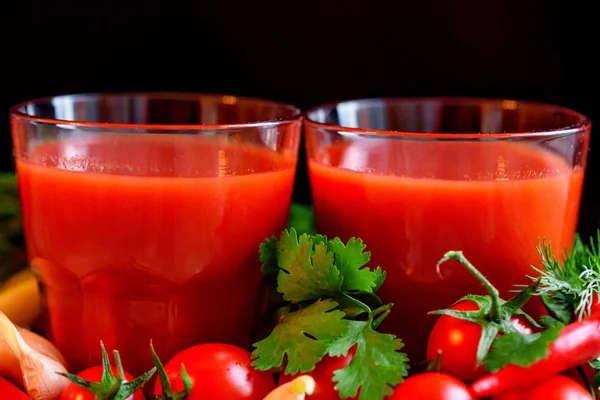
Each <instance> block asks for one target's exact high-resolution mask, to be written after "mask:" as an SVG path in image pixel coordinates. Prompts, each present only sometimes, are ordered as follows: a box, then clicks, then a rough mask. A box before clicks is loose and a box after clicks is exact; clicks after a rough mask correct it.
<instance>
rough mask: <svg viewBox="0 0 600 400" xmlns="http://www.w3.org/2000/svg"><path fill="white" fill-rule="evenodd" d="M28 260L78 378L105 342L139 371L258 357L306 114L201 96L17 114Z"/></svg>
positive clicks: (17, 110)
mask: <svg viewBox="0 0 600 400" xmlns="http://www.w3.org/2000/svg"><path fill="white" fill-rule="evenodd" d="M10 114H11V124H12V135H13V144H14V154H15V159H16V169H17V174H18V182H19V188H20V195H21V201H22V210H23V211H22V212H23V224H24V231H25V235H26V242H27V251H28V256H29V260H30V263H31V266H32V268H33V269H34V270H35V272H36V273H37V276H38V277H39V281H40V283H41V288H42V294H43V299H44V303H45V304H44V305H45V309H46V310H47V313H46V314H47V327H48V330H47V334H48V336H49V338H50V339H51V340H52V341H53V342H54V343H55V344H56V345H57V346H58V348H59V349H60V350H61V351H62V352H63V354H64V355H65V357H66V359H67V362H68V363H69V367H70V368H71V369H72V370H74V371H78V370H81V369H83V368H85V367H88V366H90V365H93V364H94V365H97V364H98V363H99V362H100V359H99V357H100V352H99V343H100V340H102V341H103V342H104V344H105V345H106V346H107V348H109V349H118V350H119V351H120V352H121V354H122V356H123V361H124V364H125V366H126V368H127V369H129V370H130V371H131V372H132V373H138V374H139V373H141V372H143V371H144V370H147V369H149V368H150V367H151V365H152V361H151V358H150V352H149V343H150V340H152V341H153V343H154V346H155V348H156V350H157V352H158V354H159V355H160V356H161V357H162V358H165V359H168V358H169V357H170V356H172V355H174V354H175V353H176V352H178V351H180V350H182V349H184V348H186V347H189V346H191V345H194V344H198V343H202V342H211V341H212V342H221V343H231V344H235V345H238V346H242V347H249V346H250V344H251V340H252V335H253V331H252V330H253V323H254V321H255V319H256V315H255V314H256V312H257V309H258V308H259V307H260V305H259V298H260V296H259V294H260V292H261V272H260V266H259V264H258V247H259V244H260V243H261V241H263V240H264V239H265V238H266V237H269V236H270V235H273V234H278V233H279V232H280V231H281V230H282V229H284V228H285V226H286V223H287V218H288V212H289V206H290V201H291V195H292V188H293V183H294V175H295V169H296V161H297V151H298V146H299V141H300V135H301V124H302V121H301V115H300V112H299V110H298V109H296V108H295V107H293V106H290V105H285V104H279V103H274V102H269V101H263V100H258V99H249V98H238V97H233V96H217V95H197V94H170V93H149V94H89V95H70V96H58V97H53V98H46V99H41V100H34V101H30V102H27V103H24V104H20V105H17V106H15V107H14V108H12V109H11V111H10Z"/></svg>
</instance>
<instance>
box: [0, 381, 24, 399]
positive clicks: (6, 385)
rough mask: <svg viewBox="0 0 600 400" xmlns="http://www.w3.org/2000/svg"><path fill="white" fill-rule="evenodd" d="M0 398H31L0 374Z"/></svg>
mask: <svg viewBox="0 0 600 400" xmlns="http://www.w3.org/2000/svg"><path fill="white" fill-rule="evenodd" d="M0 398H2V399H11V400H31V397H29V396H28V395H27V394H25V392H23V391H22V390H21V389H19V388H18V387H16V386H15V385H14V384H13V383H12V382H9V381H7V380H6V379H4V378H2V377H1V376H0Z"/></svg>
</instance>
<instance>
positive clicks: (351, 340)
mask: <svg viewBox="0 0 600 400" xmlns="http://www.w3.org/2000/svg"><path fill="white" fill-rule="evenodd" d="M346 322H347V328H348V330H347V332H346V334H345V335H343V336H342V337H341V338H340V339H339V340H337V341H336V342H333V343H332V344H331V345H330V347H329V355H330V356H332V357H336V356H340V355H346V354H347V353H348V351H349V350H350V349H351V348H352V347H353V346H355V345H356V352H355V354H354V357H353V358H352V361H350V364H348V365H347V366H346V367H344V368H342V369H340V370H337V371H334V377H333V381H334V382H336V385H335V389H336V390H338V391H339V395H340V398H348V397H355V396H356V395H357V393H358V392H359V390H360V396H359V397H358V398H359V400H380V399H383V398H384V397H385V396H389V395H391V394H392V393H393V387H394V386H396V385H397V384H399V383H401V382H402V381H403V380H404V377H406V376H407V375H408V357H407V356H406V354H404V353H401V352H399V350H400V349H402V347H403V346H404V345H403V343H402V341H401V340H400V339H396V337H395V336H393V335H389V334H384V333H379V332H377V331H375V330H373V328H372V321H371V320H368V321H346Z"/></svg>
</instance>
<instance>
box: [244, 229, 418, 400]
mask: <svg viewBox="0 0 600 400" xmlns="http://www.w3.org/2000/svg"><path fill="white" fill-rule="evenodd" d="M365 249H366V246H365V245H364V244H363V242H362V241H361V240H360V239H355V238H352V239H350V240H349V241H348V242H347V243H346V244H344V243H343V242H342V241H341V240H340V239H339V238H334V239H328V238H327V237H326V236H323V235H309V234H301V235H298V234H297V232H296V230H295V229H294V228H291V229H289V230H285V231H283V232H282V234H281V235H280V237H279V238H276V237H272V238H270V239H267V240H266V241H265V242H264V243H263V244H262V245H261V247H260V260H261V261H262V263H263V265H262V270H263V273H264V274H265V276H266V278H267V280H268V281H270V282H273V283H274V284H275V285H276V290H277V292H278V293H279V294H280V295H281V297H282V299H283V304H282V307H281V308H280V309H279V312H278V315H279V320H278V323H277V325H276V326H275V328H274V329H273V330H272V332H271V333H270V334H269V335H268V336H267V337H266V338H265V339H263V340H261V341H259V342H258V343H255V344H254V347H255V350H254V352H253V353H252V358H253V364H252V365H253V366H254V367H255V368H257V369H259V370H271V369H276V368H281V369H282V370H283V372H284V373H286V374H291V375H293V374H297V373H306V372H310V371H312V370H313V369H314V368H315V367H316V365H317V363H318V362H319V361H320V360H321V359H322V358H323V357H325V356H326V355H328V356H330V357H338V356H346V355H347V354H348V353H349V352H350V350H351V349H354V350H355V353H354V356H353V358H352V360H351V361H350V363H349V364H348V365H347V366H346V367H345V368H343V369H340V370H337V371H335V373H334V377H333V382H335V388H336V390H337V391H338V392H339V394H340V397H341V398H348V397H354V396H357V394H358V396H359V399H360V400H381V399H383V398H384V397H385V396H389V395H391V394H392V388H393V387H394V386H396V385H397V384H399V383H401V382H402V381H403V380H404V377H406V376H407V375H408V368H409V367H408V357H407V356H406V354H404V353H402V352H400V350H401V349H402V347H403V343H402V341H401V340H400V339H398V338H396V337H395V336H394V335H390V334H385V333H380V332H377V330H376V329H377V327H378V326H379V324H380V323H381V322H382V321H383V319H384V318H385V317H386V316H387V315H388V314H389V313H390V310H391V308H392V306H393V305H392V304H382V302H381V300H380V299H379V297H378V296H377V295H376V291H377V290H378V289H379V288H380V287H381V285H382V284H383V282H384V280H385V273H384V272H383V271H382V269H381V268H379V267H377V268H375V269H370V268H369V267H368V266H367V264H368V263H369V261H370V252H366V251H365ZM359 393H360V394H359Z"/></svg>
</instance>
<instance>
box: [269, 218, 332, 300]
mask: <svg viewBox="0 0 600 400" xmlns="http://www.w3.org/2000/svg"><path fill="white" fill-rule="evenodd" d="M279 249H280V252H279V253H278V261H279V263H278V265H279V268H281V269H283V270H284V272H285V273H280V274H279V276H278V278H277V290H278V291H279V292H280V293H281V294H283V298H284V299H285V300H287V301H290V302H292V303H295V304H297V303H300V302H303V301H308V300H316V299H319V298H322V297H330V296H336V295H338V294H340V292H341V288H342V281H343V278H342V276H341V275H340V270H339V269H338V268H337V267H336V266H335V265H334V263H333V254H332V253H330V252H328V251H327V245H326V244H325V243H317V244H316V245H314V246H313V241H312V239H311V237H310V236H309V235H307V234H302V235H300V237H298V236H297V234H296V231H295V230H294V229H293V228H292V229H290V230H289V231H288V230H286V231H284V232H283V233H282V234H281V236H280V238H279Z"/></svg>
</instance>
